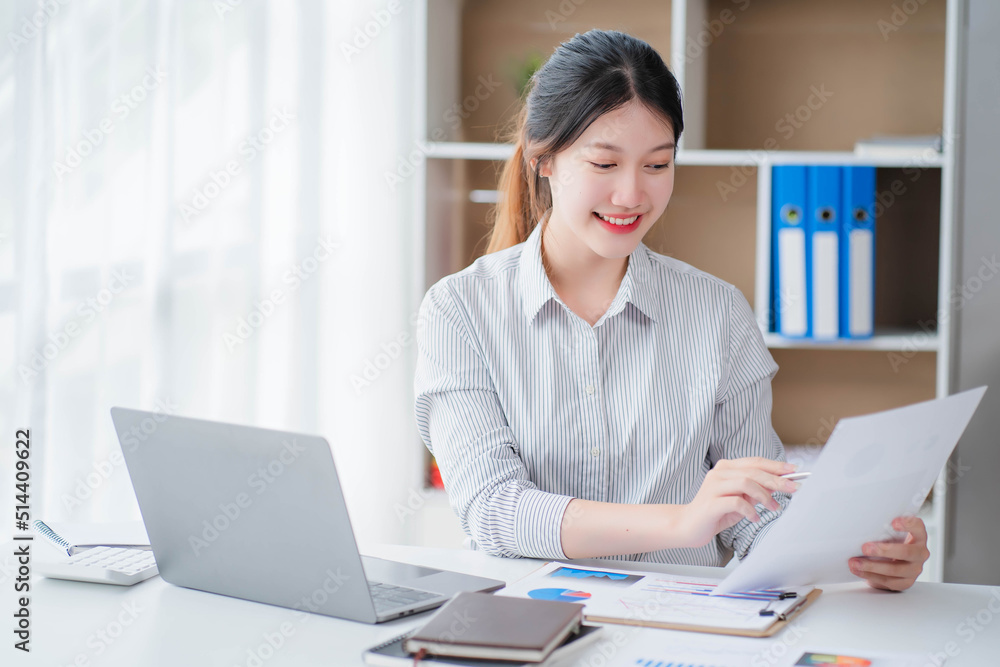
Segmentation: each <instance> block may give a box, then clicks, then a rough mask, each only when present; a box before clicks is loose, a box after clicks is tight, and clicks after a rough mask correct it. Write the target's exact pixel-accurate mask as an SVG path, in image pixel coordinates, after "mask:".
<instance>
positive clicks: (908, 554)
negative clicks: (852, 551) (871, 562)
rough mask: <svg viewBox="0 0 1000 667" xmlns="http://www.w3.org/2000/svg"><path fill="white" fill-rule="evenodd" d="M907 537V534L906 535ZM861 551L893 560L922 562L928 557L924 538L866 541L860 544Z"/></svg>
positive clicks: (867, 554)
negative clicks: (903, 540) (909, 540)
mask: <svg viewBox="0 0 1000 667" xmlns="http://www.w3.org/2000/svg"><path fill="white" fill-rule="evenodd" d="M907 537H908V538H909V536H907ZM861 552H862V553H863V554H864V555H866V556H876V557H879V558H892V559H894V560H901V561H910V562H919V563H924V562H926V560H927V559H928V558H930V555H931V552H930V551H928V550H927V543H926V539H925V540H924V541H922V542H910V543H907V542H868V543H867V544H864V545H862V547H861Z"/></svg>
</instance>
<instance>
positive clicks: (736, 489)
mask: <svg viewBox="0 0 1000 667" xmlns="http://www.w3.org/2000/svg"><path fill="white" fill-rule="evenodd" d="M709 475H710V476H711V479H712V485H713V486H716V488H717V489H718V490H719V491H720V492H722V493H725V494H727V495H733V494H736V493H742V494H744V495H747V496H749V497H751V498H753V499H754V501H755V502H758V503H760V504H761V505H763V506H764V507H766V508H767V509H769V510H772V511H777V510H778V509H780V507H781V506H780V505H779V504H778V502H777V501H776V500H775V499H774V498H773V497H772V496H771V494H772V493H774V492H780V493H794V492H795V491H796V490H797V489H798V488H799V486H800V485H799V483H798V482H793V481H791V480H788V479H782V478H780V477H775V476H774V475H770V474H768V473H766V472H763V471H761V470H756V469H753V468H744V469H732V468H724V469H722V470H714V469H713V470H712V471H710V472H709ZM708 481H709V479H708V478H706V482H708Z"/></svg>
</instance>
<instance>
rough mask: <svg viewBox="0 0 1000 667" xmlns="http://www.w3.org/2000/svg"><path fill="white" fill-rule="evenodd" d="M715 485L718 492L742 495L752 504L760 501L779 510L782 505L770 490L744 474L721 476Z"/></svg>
mask: <svg viewBox="0 0 1000 667" xmlns="http://www.w3.org/2000/svg"><path fill="white" fill-rule="evenodd" d="M713 486H714V487H715V488H714V490H715V492H716V493H718V494H720V495H723V496H742V497H744V498H745V499H746V500H747V501H749V502H750V504H751V505H755V504H757V503H760V504H761V505H763V506H764V507H766V508H767V509H769V510H772V511H773V510H777V509H778V508H779V507H780V505H778V503H777V501H776V500H775V499H774V498H772V497H771V493H770V491H768V490H767V489H765V488H763V487H761V486H760V485H759V484H757V483H756V482H755V481H753V480H752V479H748V478H747V477H745V476H743V475H738V474H737V475H732V476H728V477H721V478H719V479H718V480H717V481H716V482H715V483H714V484H713Z"/></svg>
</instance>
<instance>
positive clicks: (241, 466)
mask: <svg viewBox="0 0 1000 667" xmlns="http://www.w3.org/2000/svg"><path fill="white" fill-rule="evenodd" d="M111 418H112V420H113V421H114V424H115V430H116V431H117V433H118V439H119V441H120V442H121V446H122V452H123V453H124V455H125V463H126V465H127V467H128V472H129V475H130V476H131V478H132V486H133V487H134V488H135V495H136V498H137V499H138V501H139V509H140V511H141V512H142V519H143V521H144V522H145V524H146V532H147V533H148V534H149V542H150V545H151V546H152V549H153V555H154V556H155V557H156V564H157V567H158V568H159V570H160V575H161V576H162V577H163V579H164V580H165V581H167V582H169V583H171V584H174V585H176V586H184V587H185V588H194V589H197V590H202V591H208V592H210V593H219V594H222V595H229V596H231V597H236V598H242V599H245V600H254V601H256V602H266V603H268V604H273V605H278V606H281V607H290V608H293V609H301V610H304V611H310V612H315V613H318V614H325V615H327V616H336V617H338V618H347V619H351V620H355V621H363V622H365V623H380V622H382V621H388V620H390V619H393V618H399V617H400V616H407V615H409V614H414V613H417V612H420V611H424V610H426V609H433V608H435V607H438V606H440V605H441V604H443V603H444V602H446V601H447V600H448V599H449V598H450V597H451V596H452V595H454V594H456V593H458V592H460V591H493V590H496V589H498V588H501V587H502V586H504V582H502V581H498V580H496V579H486V578H484V577H475V576H471V575H466V574H460V573H458V572H450V571H447V570H435V569H432V568H426V567H419V566H415V565H408V564H405V563H397V562H394V561H387V560H383V559H378V558H369V557H367V556H361V555H360V554H359V553H358V547H357V543H356V542H355V539H354V532H353V530H352V529H351V520H350V518H349V517H348V515H347V505H346V504H345V502H344V495H343V492H342V491H341V487H340V480H339V479H338V478H337V470H336V468H335V467H334V463H333V455H332V453H331V450H330V446H329V444H328V443H327V441H326V440H325V439H324V438H321V437H319V436H314V435H301V434H298V433H284V432H281V431H271V430H267V429H262V428H252V427H248V426H237V425H234V424H223V423H219V422H211V421H204V420H200V419H190V418H187V417H178V416H167V415H164V414H163V413H154V412H144V411H141V410H131V409H127V408H120V407H114V408H111Z"/></svg>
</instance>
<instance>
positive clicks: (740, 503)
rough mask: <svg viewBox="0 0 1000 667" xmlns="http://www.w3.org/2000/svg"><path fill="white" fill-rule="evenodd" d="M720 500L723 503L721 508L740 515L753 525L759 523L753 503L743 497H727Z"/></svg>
mask: <svg viewBox="0 0 1000 667" xmlns="http://www.w3.org/2000/svg"><path fill="white" fill-rule="evenodd" d="M722 500H723V501H724V505H723V506H724V507H725V508H727V509H728V510H729V511H730V512H736V513H738V514H741V515H743V516H745V517H746V518H747V519H749V520H750V521H753V522H754V523H757V522H758V521H760V515H759V514H757V510H756V509H754V504H753V502H752V501H751V500H747V499H746V497H745V496H742V497H740V496H727V497H726V498H722Z"/></svg>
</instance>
